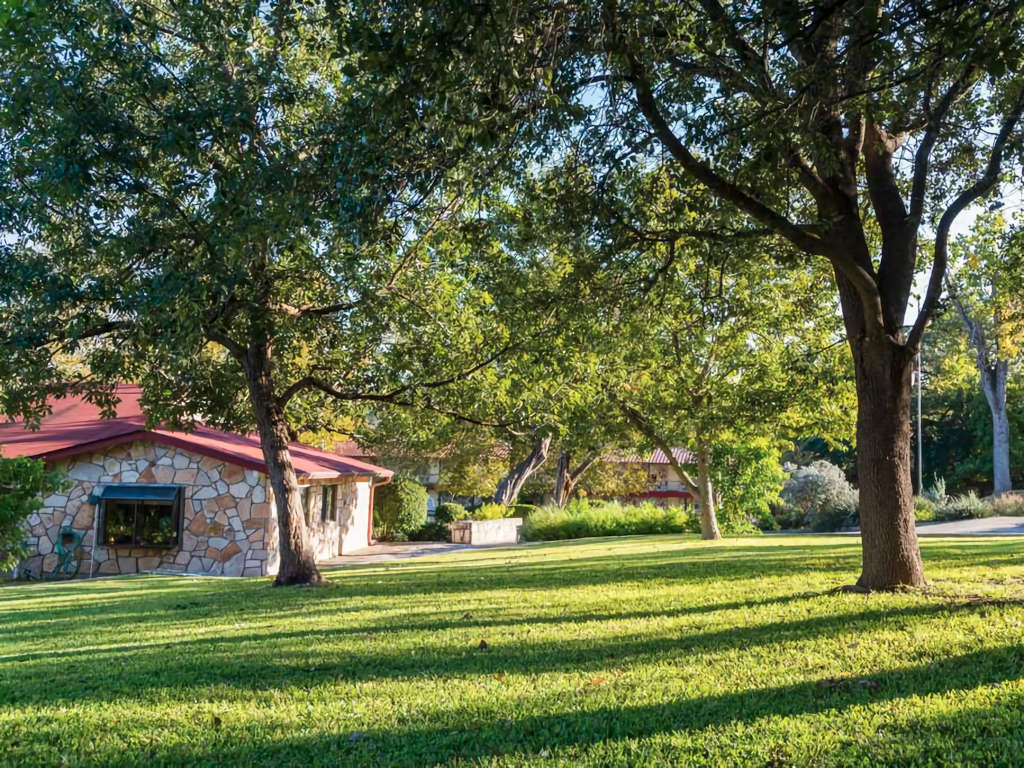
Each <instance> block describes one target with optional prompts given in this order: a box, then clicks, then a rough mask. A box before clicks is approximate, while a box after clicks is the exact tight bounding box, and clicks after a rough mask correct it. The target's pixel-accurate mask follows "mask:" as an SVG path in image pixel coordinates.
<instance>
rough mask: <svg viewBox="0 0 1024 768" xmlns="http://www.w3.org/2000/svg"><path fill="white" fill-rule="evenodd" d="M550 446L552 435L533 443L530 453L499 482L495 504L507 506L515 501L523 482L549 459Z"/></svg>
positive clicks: (495, 494) (495, 493)
mask: <svg viewBox="0 0 1024 768" xmlns="http://www.w3.org/2000/svg"><path fill="white" fill-rule="evenodd" d="M550 447H551V437H550V436H549V437H543V438H541V439H539V440H537V442H536V443H534V444H533V449H532V450H531V451H530V455H529V456H527V457H526V458H525V459H523V460H522V461H521V462H519V463H518V464H516V465H515V466H514V467H512V469H511V470H509V473H508V474H507V475H505V477H503V478H502V479H501V482H500V483H498V487H497V489H496V490H495V491H494V498H493V499H492V501H493V502H494V503H495V504H503V505H504V506H506V507H507V506H508V505H509V504H511V503H512V502H513V501H515V499H516V497H517V496H518V495H519V491H521V490H522V488H523V484H524V483H525V482H526V481H527V480H528V479H529V478H530V475H532V474H533V473H534V472H536V471H537V470H538V469H540V468H541V466H543V464H544V462H545V461H547V458H548V448H550Z"/></svg>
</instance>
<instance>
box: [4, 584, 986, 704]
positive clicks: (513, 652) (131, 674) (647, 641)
mask: <svg viewBox="0 0 1024 768" xmlns="http://www.w3.org/2000/svg"><path fill="white" fill-rule="evenodd" d="M851 597H853V599H859V597H858V596H851ZM794 599H797V598H794ZM987 608H988V606H986V605H984V604H976V603H961V604H948V603H941V602H930V603H921V604H917V605H911V606H891V607H888V608H881V607H873V608H867V609H864V610H859V611H853V612H850V611H846V612H842V613H832V614H828V615H819V616H811V617H807V618H802V619H797V618H793V617H788V618H783V619H778V620H775V621H769V622H766V623H761V624H753V625H747V626H729V627H726V628H722V629H714V630H712V631H703V632H702V631H693V630H692V629H690V628H687V630H686V633H685V634H680V631H681V628H680V627H679V626H676V625H670V626H667V627H658V628H657V630H656V631H652V632H648V633H645V634H642V635H636V634H632V633H631V634H620V635H617V636H613V637H611V638H603V639H599V640H595V639H594V638H593V637H590V636H588V635H587V634H586V633H580V632H579V631H578V629H577V628H576V627H574V626H573V625H574V623H575V620H576V618H577V617H574V616H572V615H569V616H565V617H560V620H558V619H552V620H551V622H550V623H551V624H564V626H565V630H564V639H559V640H557V641H552V640H544V641H538V642H524V641H523V640H522V639H521V638H518V639H516V640H508V639H507V636H506V635H504V634H503V633H502V630H503V629H506V628H512V627H515V626H516V625H520V624H524V625H532V624H534V623H535V622H534V619H533V618H532V617H523V618H520V619H510V620H501V619H497V620H495V621H494V622H493V623H492V624H490V625H487V626H486V632H477V631H475V630H478V629H484V627H483V625H479V624H478V625H473V624H467V623H464V622H460V621H459V620H457V619H453V620H452V621H451V622H449V623H448V624H447V625H444V624H438V625H437V627H436V629H432V630H431V631H432V632H433V631H437V630H439V629H455V630H462V631H461V632H459V633H456V634H455V635H453V636H451V637H449V638H447V639H446V640H444V641H440V640H434V641H433V642H431V641H430V640H431V639H432V635H431V634H424V637H426V638H428V640H427V642H425V643H423V644H421V645H418V646H416V648H415V649H414V650H416V651H417V652H416V655H414V656H413V655H410V653H409V650H410V649H409V648H408V647H404V648H396V647H395V646H396V643H395V642H385V643H384V644H381V643H379V642H378V643H377V644H376V645H373V644H360V643H359V642H358V641H359V640H360V638H362V637H370V638H373V639H375V640H378V641H380V640H384V641H389V640H397V639H398V638H399V636H400V633H403V632H408V631H411V632H417V633H419V632H421V631H422V630H423V629H424V625H423V624H421V623H418V622H416V621H411V622H407V623H403V622H391V623H388V624H383V625H375V626H361V627H355V628H344V629H337V630H335V629H324V630H295V631H283V632H282V631H276V632H275V631H268V632H251V633H237V634H232V635H227V636H223V637H201V638H195V639H188V640H179V641H176V642H161V643H153V644H148V645H141V646H140V645H128V644H126V645H121V646H116V645H115V646H113V647H101V648H91V649H90V648H86V649H83V650H81V651H72V650H65V651H61V652H58V653H55V654H50V655H46V656H36V655H33V654H24V655H21V656H14V657H7V658H4V659H3V660H2V662H0V672H2V673H3V677H4V678H5V679H6V682H7V683H8V685H7V686H5V690H0V704H3V705H14V706H26V705H50V704H71V703H74V702H78V701H114V700H120V699H131V700H146V699H148V698H151V697H155V696H171V697H172V698H175V697H180V698H182V699H183V700H191V699H195V698H196V697H197V692H198V690H199V689H204V688H210V687H224V688H225V689H228V690H234V691H237V692H239V693H242V694H252V693H256V692H260V691H270V690H276V689H282V688H288V687H300V688H307V689H312V688H315V687H318V686H321V685H334V684H336V683H337V682H338V681H339V680H343V681H345V682H346V683H353V682H359V681H372V680H384V679H389V680H398V679H405V680H424V679H444V678H452V677H458V678H462V677H472V676H492V675H495V674H500V673H505V672H518V671H522V672H526V673H529V674H543V673H548V672H560V671H567V672H576V673H579V672H589V671H599V670H602V669H607V668H608V666H609V665H610V664H611V665H614V666H616V667H624V666H630V665H637V664H646V663H662V662H665V661H666V660H671V659H677V658H678V659H683V660H691V659H692V658H694V657H696V656H699V655H702V654H720V653H722V652H726V651H730V650H736V649H738V650H748V649H750V648H754V647H759V646H778V647H779V649H780V652H781V650H782V648H783V646H784V645H785V644H788V643H796V642H807V641H817V640H820V639H822V638H828V637H834V636H837V635H839V634H842V633H844V632H846V633H849V632H851V631H858V632H861V631H873V630H879V629H894V628H901V627H902V628H909V627H910V626H911V625H913V624H916V623H919V622H920V621H928V620H933V619H934V620H942V619H944V618H946V617H950V616H953V615H954V614H955V613H956V612H960V611H974V610H987ZM698 611H699V609H698ZM645 615H648V614H645ZM664 615H668V616H673V617H679V616H685V615H687V611H686V609H683V610H680V611H675V610H673V611H666V612H665V614H664ZM608 618H610V619H612V620H618V619H619V618H621V617H619V616H618V615H612V616H610V617H608ZM466 629H469V630H471V631H469V632H466V631H465V630H466ZM481 637H485V639H487V641H488V644H489V647H488V649H487V650H485V651H483V650H480V649H479V648H477V643H478V642H479V640H480V639H481ZM198 695H199V697H202V696H204V695H206V694H198Z"/></svg>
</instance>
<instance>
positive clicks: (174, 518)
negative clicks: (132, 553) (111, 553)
mask: <svg viewBox="0 0 1024 768" xmlns="http://www.w3.org/2000/svg"><path fill="white" fill-rule="evenodd" d="M98 495H99V498H100V499H101V500H102V503H103V511H102V520H103V526H102V530H101V531H100V539H101V540H102V541H103V543H104V544H106V545H107V546H108V547H154V548H161V549H164V548H169V547H175V546H177V545H178V541H179V531H180V528H181V526H180V520H181V488H180V487H179V486H166V485H162V486H160V485H158V486H147V485H108V486H105V487H104V488H103V490H102V491H101V492H100V494H98Z"/></svg>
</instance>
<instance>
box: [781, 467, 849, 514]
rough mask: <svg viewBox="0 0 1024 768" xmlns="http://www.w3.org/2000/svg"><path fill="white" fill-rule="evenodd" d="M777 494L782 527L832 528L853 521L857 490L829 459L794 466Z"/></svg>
mask: <svg viewBox="0 0 1024 768" xmlns="http://www.w3.org/2000/svg"><path fill="white" fill-rule="evenodd" d="M779 496H780V498H781V499H782V502H783V505H784V508H783V509H784V513H783V515H782V517H783V520H780V521H779V523H780V525H781V526H782V527H791V528H805V527H810V528H812V529H813V530H816V531H834V530H838V529H839V528H843V527H845V526H849V525H856V523H857V502H858V494H857V491H856V490H854V488H853V486H851V485H850V483H849V481H848V480H847V479H846V475H845V474H844V473H843V470H841V469H840V468H839V467H837V466H836V465H835V464H832V463H830V462H827V461H815V462H812V463H811V464H809V465H808V466H806V467H799V468H797V469H794V470H793V471H792V472H791V473H790V475H789V479H788V480H786V482H785V484H784V485H783V486H782V492H781V493H780V494H779ZM783 523H784V524H783Z"/></svg>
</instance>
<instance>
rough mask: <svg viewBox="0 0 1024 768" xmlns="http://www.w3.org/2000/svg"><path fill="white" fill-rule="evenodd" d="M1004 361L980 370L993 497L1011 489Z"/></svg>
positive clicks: (1008, 421)
mask: <svg viewBox="0 0 1024 768" xmlns="http://www.w3.org/2000/svg"><path fill="white" fill-rule="evenodd" d="M1008 368H1009V366H1008V365H1007V363H1006V361H1005V360H999V361H997V362H995V363H994V364H990V365H989V366H987V367H985V368H982V369H981V388H982V389H983V390H984V391H985V399H986V400H987V401H988V407H989V410H990V411H991V412H992V495H993V496H1001V495H1002V494H1004V493H1006V492H1007V491H1009V490H1010V489H1011V488H1012V487H1013V483H1012V481H1011V479H1010V420H1009V417H1008V416H1007V414H1006V376H1007V372H1008Z"/></svg>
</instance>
